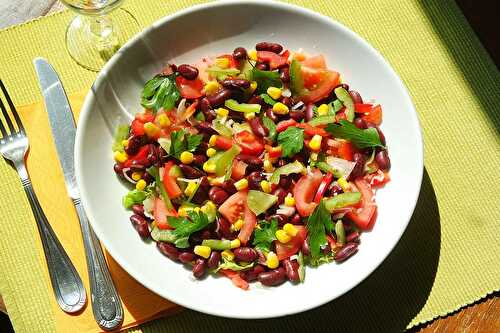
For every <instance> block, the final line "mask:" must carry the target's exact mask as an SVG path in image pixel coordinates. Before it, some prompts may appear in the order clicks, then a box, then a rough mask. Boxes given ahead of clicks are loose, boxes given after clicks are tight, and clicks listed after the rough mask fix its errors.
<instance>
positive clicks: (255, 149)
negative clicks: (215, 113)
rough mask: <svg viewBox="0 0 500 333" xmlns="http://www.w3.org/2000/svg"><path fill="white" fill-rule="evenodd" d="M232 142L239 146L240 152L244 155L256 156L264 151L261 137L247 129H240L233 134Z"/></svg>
mask: <svg viewBox="0 0 500 333" xmlns="http://www.w3.org/2000/svg"><path fill="white" fill-rule="evenodd" d="M234 142H235V143H236V144H237V145H238V146H240V148H241V153H242V154H245V155H252V156H258V155H260V154H261V153H262V152H263V151H264V143H263V141H262V139H260V138H258V137H256V136H255V135H253V134H252V133H250V132H249V131H241V132H239V133H238V134H236V135H235V136H234ZM228 149H229V148H228Z"/></svg>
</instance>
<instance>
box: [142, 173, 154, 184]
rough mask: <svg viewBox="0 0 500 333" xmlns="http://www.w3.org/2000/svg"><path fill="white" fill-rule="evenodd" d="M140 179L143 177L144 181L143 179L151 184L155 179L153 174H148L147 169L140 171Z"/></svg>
mask: <svg viewBox="0 0 500 333" xmlns="http://www.w3.org/2000/svg"><path fill="white" fill-rule="evenodd" d="M142 179H144V181H145V182H146V183H148V184H151V183H152V182H154V181H155V179H154V178H153V176H151V175H150V174H149V172H147V171H144V172H143V173H142Z"/></svg>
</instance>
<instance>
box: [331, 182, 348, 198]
mask: <svg viewBox="0 0 500 333" xmlns="http://www.w3.org/2000/svg"><path fill="white" fill-rule="evenodd" d="M328 190H329V191H330V195H331V196H334V195H336V194H340V193H342V192H344V190H342V187H340V185H338V184H335V183H332V184H331V185H330V187H329V189H328Z"/></svg>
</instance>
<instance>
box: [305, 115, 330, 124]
mask: <svg viewBox="0 0 500 333" xmlns="http://www.w3.org/2000/svg"><path fill="white" fill-rule="evenodd" d="M334 122H335V116H319V117H314V118H313V119H311V120H310V121H309V122H308V124H309V125H311V126H319V125H326V124H330V123H334Z"/></svg>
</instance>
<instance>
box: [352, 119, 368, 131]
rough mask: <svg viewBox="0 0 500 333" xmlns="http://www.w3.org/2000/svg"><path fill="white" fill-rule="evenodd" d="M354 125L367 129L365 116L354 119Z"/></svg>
mask: <svg viewBox="0 0 500 333" xmlns="http://www.w3.org/2000/svg"><path fill="white" fill-rule="evenodd" d="M354 126H356V127H357V128H360V129H365V128H366V122H365V121H364V119H363V118H356V119H354Z"/></svg>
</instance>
